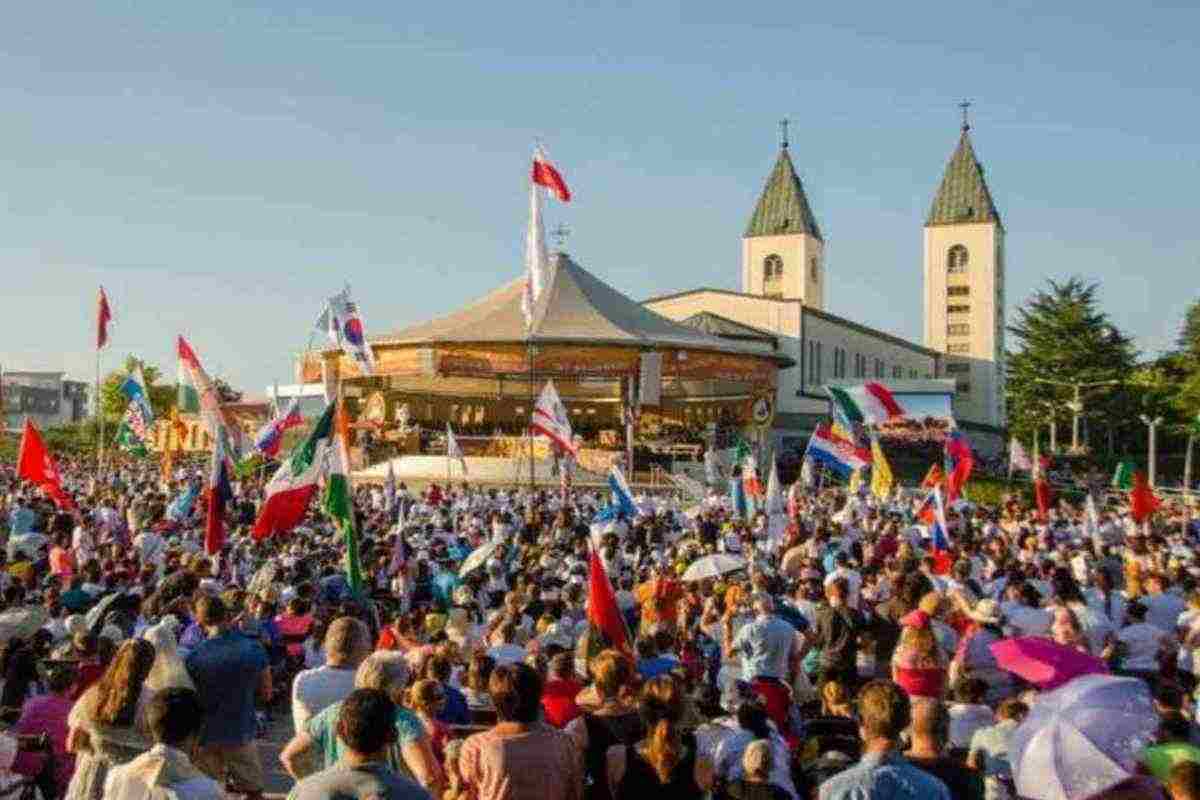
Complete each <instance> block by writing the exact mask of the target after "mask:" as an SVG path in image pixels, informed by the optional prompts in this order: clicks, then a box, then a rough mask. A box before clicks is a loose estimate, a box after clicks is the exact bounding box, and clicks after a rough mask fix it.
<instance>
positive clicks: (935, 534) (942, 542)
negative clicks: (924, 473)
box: [917, 486, 950, 552]
mask: <svg viewBox="0 0 1200 800" xmlns="http://www.w3.org/2000/svg"><path fill="white" fill-rule="evenodd" d="M917 518H918V519H920V520H921V521H922V522H924V523H925V524H926V525H928V526H929V539H930V542H931V544H932V546H933V549H934V551H935V552H947V551H949V550H950V527H949V526H948V525H947V524H946V504H945V503H944V502H943V500H942V487H940V486H934V487H933V490H932V491H930V492H929V494H928V495H927V496H926V498H925V502H924V504H923V505H922V506H921V508H920V510H919V511H918V512H917Z"/></svg>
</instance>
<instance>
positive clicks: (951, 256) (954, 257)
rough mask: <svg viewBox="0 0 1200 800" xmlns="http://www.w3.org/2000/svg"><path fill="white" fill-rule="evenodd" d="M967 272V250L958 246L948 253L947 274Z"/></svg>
mask: <svg viewBox="0 0 1200 800" xmlns="http://www.w3.org/2000/svg"><path fill="white" fill-rule="evenodd" d="M966 271H967V248H965V247H963V246H962V245H961V244H956V245H954V246H953V247H951V248H950V249H949V250H948V251H947V252H946V272H966Z"/></svg>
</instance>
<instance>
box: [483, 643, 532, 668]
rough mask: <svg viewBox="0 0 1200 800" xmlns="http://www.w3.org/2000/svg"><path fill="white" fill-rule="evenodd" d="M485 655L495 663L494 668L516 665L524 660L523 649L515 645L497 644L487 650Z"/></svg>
mask: <svg viewBox="0 0 1200 800" xmlns="http://www.w3.org/2000/svg"><path fill="white" fill-rule="evenodd" d="M487 654H488V655H489V656H491V657H492V660H494V661H495V662H496V666H500V665H501V664H516V663H518V662H520V661H524V660H525V648H523V647H518V646H517V645H515V644H498V645H496V646H495V647H493V648H491V649H490V650H488V651H487Z"/></svg>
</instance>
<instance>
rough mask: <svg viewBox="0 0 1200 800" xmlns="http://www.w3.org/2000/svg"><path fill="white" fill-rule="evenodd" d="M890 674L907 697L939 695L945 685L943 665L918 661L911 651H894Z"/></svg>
mask: <svg viewBox="0 0 1200 800" xmlns="http://www.w3.org/2000/svg"><path fill="white" fill-rule="evenodd" d="M892 675H893V677H894V679H895V681H896V684H897V685H898V686H899V687H900V688H901V689H903V690H904V692H905V694H907V695H908V696H909V697H941V696H942V691H943V690H944V689H945V687H946V670H945V668H944V667H942V666H940V665H938V666H930V665H929V664H928V663H927V662H922V661H918V660H917V658H916V656H915V655H913V654H911V653H903V652H900V651H897V652H896V655H895V656H894V657H893V659H892Z"/></svg>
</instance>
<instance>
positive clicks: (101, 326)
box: [96, 286, 113, 350]
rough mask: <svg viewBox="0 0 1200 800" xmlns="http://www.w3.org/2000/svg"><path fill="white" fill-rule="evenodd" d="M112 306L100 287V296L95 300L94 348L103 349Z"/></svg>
mask: <svg viewBox="0 0 1200 800" xmlns="http://www.w3.org/2000/svg"><path fill="white" fill-rule="evenodd" d="M112 318H113V316H112V308H110V307H109V305H108V295H107V294H105V293H104V287H103V286H101V287H100V296H99V297H98V298H97V300H96V349H97V350H103V349H104V345H106V344H108V324H109V323H110V322H112Z"/></svg>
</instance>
